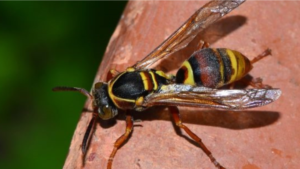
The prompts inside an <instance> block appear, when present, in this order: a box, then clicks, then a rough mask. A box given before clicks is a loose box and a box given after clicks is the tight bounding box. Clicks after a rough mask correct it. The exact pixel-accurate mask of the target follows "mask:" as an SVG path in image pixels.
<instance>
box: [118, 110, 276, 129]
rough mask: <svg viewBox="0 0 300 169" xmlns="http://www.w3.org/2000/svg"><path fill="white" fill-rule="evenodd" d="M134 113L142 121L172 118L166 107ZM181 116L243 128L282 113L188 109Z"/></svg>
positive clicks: (191, 121) (195, 121)
mask: <svg viewBox="0 0 300 169" xmlns="http://www.w3.org/2000/svg"><path fill="white" fill-rule="evenodd" d="M132 115H133V117H134V118H135V119H140V120H142V121H152V120H165V121H170V120H172V118H171V116H170V113H169V112H168V109H167V108H165V107H153V108H150V109H148V110H146V111H144V112H133V113H132ZM181 118H182V122H183V123H189V124H198V125H206V126H215V127H221V128H228V129H233V130H241V129H248V128H257V127H263V126H267V125H271V124H272V123H274V122H276V121H277V120H278V119H279V118H280V113H278V112H275V111H249V110H247V111H246V110H244V111H221V110H209V109H205V110H204V109H199V110H197V109H188V110H184V111H183V112H182V113H181ZM120 119H124V118H120ZM172 121H173V120H172Z"/></svg>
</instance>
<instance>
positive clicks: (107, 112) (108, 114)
mask: <svg viewBox="0 0 300 169" xmlns="http://www.w3.org/2000/svg"><path fill="white" fill-rule="evenodd" d="M98 113H99V117H100V118H101V119H103V120H107V119H111V118H113V115H112V110H111V107H110V106H108V105H104V106H101V107H99V108H98Z"/></svg>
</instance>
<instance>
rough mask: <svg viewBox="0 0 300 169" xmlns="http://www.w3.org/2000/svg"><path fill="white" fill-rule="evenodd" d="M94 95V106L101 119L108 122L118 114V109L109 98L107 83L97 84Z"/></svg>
mask: <svg viewBox="0 0 300 169" xmlns="http://www.w3.org/2000/svg"><path fill="white" fill-rule="evenodd" d="M92 94H93V96H94V106H95V107H97V108H98V113H99V117H100V118H101V119H103V120H108V119H111V118H113V117H115V116H116V115H117V114H118V109H117V108H116V106H114V104H113V102H112V101H111V99H110V98H109V95H108V92H107V84H106V83H103V82H98V83H96V84H95V86H94V89H93V91H92Z"/></svg>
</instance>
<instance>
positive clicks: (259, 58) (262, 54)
mask: <svg viewBox="0 0 300 169" xmlns="http://www.w3.org/2000/svg"><path fill="white" fill-rule="evenodd" d="M269 55H272V50H271V49H269V48H268V49H266V50H265V51H264V52H263V53H261V54H259V55H258V56H256V57H255V58H253V59H252V60H251V61H250V62H251V64H253V63H255V62H257V61H259V60H261V59H262V58H264V57H266V56H269Z"/></svg>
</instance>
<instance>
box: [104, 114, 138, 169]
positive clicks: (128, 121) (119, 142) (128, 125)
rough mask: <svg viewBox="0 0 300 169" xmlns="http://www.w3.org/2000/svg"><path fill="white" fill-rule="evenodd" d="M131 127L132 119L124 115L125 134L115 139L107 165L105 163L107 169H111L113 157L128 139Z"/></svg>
mask: <svg viewBox="0 0 300 169" xmlns="http://www.w3.org/2000/svg"><path fill="white" fill-rule="evenodd" d="M132 127H133V118H132V117H131V116H130V115H128V114H127V115H126V130H125V133H124V134H123V135H122V136H121V137H119V138H118V139H117V141H116V142H115V145H114V149H113V151H112V152H111V154H110V156H109V159H108V163H107V169H111V166H112V163H113V160H114V157H115V155H116V153H117V151H118V149H119V148H120V147H121V146H122V145H123V144H124V142H125V141H126V140H127V139H128V137H129V135H130V133H131V132H132Z"/></svg>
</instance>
